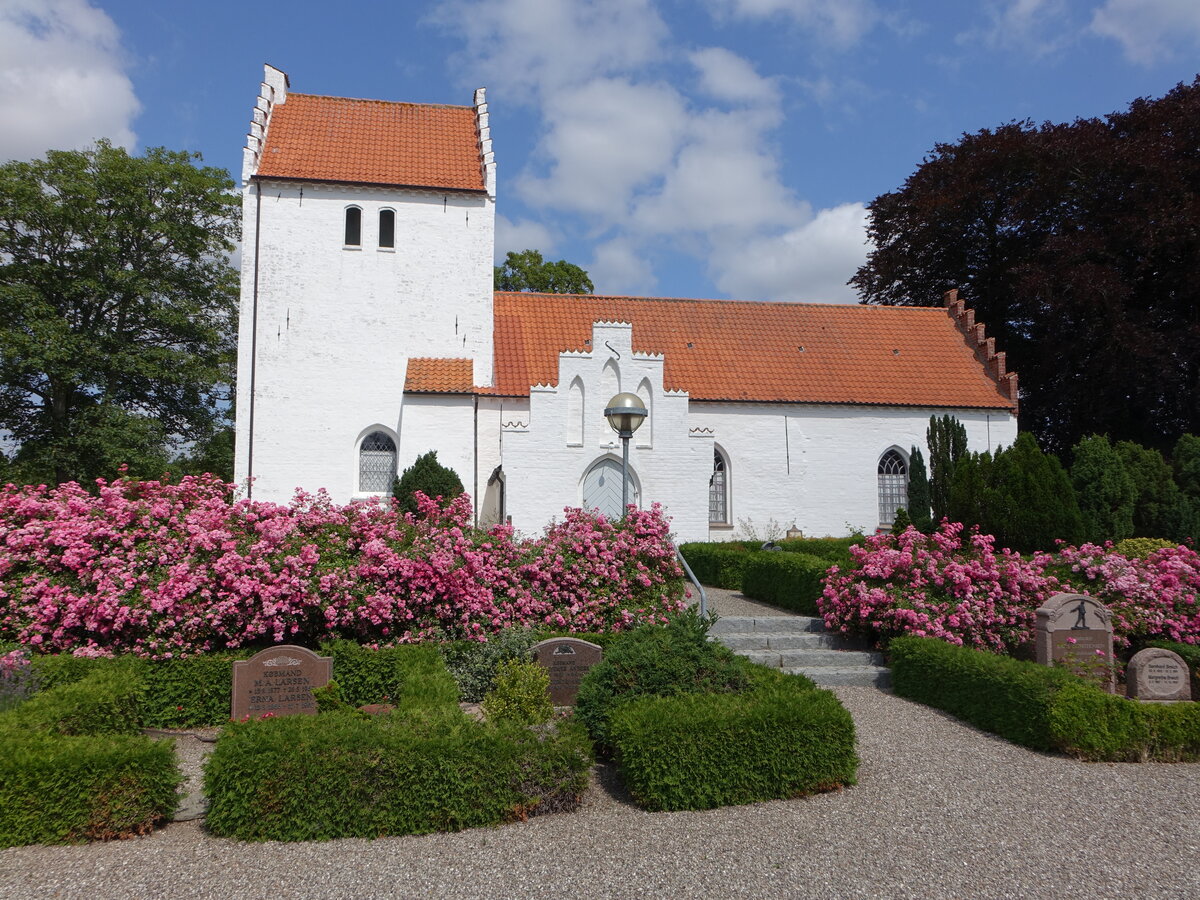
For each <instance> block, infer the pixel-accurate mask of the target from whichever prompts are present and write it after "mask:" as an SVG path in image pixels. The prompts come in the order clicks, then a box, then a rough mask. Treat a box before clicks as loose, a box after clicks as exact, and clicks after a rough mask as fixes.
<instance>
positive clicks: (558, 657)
mask: <svg viewBox="0 0 1200 900" xmlns="http://www.w3.org/2000/svg"><path fill="white" fill-rule="evenodd" d="M530 653H532V654H533V659H534V662H537V663H539V664H540V665H542V666H545V667H546V668H547V669H548V670H549V671H550V702H551V703H553V704H554V705H555V706H574V705H575V697H576V696H577V695H578V694H579V682H581V681H582V680H583V676H584V675H586V674H587V671H588V669H590V668H591V667H592V666H594V665H595V664H596V663H598V662H600V657H601V656H603V655H604V650H603V649H602V648H601V647H600V646H599V645H598V644H593V643H591V642H589V641H581V640H580V639H579V638H551V639H550V640H548V641H541V642H540V643H537V644H534V645H533V647H532V648H530Z"/></svg>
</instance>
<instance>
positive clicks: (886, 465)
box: [879, 450, 908, 526]
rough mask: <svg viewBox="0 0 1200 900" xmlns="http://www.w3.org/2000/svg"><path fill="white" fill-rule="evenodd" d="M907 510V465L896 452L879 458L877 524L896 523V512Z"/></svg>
mask: <svg viewBox="0 0 1200 900" xmlns="http://www.w3.org/2000/svg"><path fill="white" fill-rule="evenodd" d="M901 508H904V509H907V508H908V464H907V463H906V462H905V461H904V457H903V456H901V455H900V453H899V451H897V450H889V451H888V452H887V453H885V454H883V456H881V457H880V458H879V524H880V525H881V526H888V525H891V524H892V523H893V522H894V521H896V510H898V509H901Z"/></svg>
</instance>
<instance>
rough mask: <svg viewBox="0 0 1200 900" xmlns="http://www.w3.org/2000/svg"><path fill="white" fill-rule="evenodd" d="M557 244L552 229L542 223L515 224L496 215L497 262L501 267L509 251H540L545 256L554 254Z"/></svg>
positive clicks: (522, 221)
mask: <svg viewBox="0 0 1200 900" xmlns="http://www.w3.org/2000/svg"><path fill="white" fill-rule="evenodd" d="M555 245H556V242H555V240H554V235H552V234H551V233H550V229H549V228H547V227H546V226H545V225H543V224H541V223H540V222H531V221H530V220H528V219H521V220H520V221H517V222H513V221H511V220H509V218H508V217H507V216H502V215H499V214H497V215H496V246H495V253H494V255H495V262H496V265H500V264H501V263H503V262H504V260H505V258H506V257H507V256H508V253H509V251H510V250H511V251H513V252H515V253H520V252H521V251H522V250H540V251H541V252H542V255H543V256H546V255H548V254H550V253H553V252H554V248H555Z"/></svg>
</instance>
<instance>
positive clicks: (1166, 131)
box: [851, 77, 1200, 452]
mask: <svg viewBox="0 0 1200 900" xmlns="http://www.w3.org/2000/svg"><path fill="white" fill-rule="evenodd" d="M1197 146H1200V77H1198V78H1197V79H1196V80H1195V81H1194V82H1193V83H1191V84H1181V85H1179V86H1177V87H1176V88H1175V89H1174V90H1172V91H1170V92H1169V93H1168V94H1166V95H1165V96H1163V97H1161V98H1157V99H1143V100H1136V101H1134V102H1133V103H1131V104H1130V106H1129V108H1128V109H1127V110H1123V111H1120V112H1115V113H1112V114H1110V115H1108V116H1105V117H1104V118H1103V119H1079V120H1076V121H1074V122H1070V123H1066V124H1053V123H1046V124H1043V125H1041V126H1037V125H1035V124H1034V123H1032V122H1013V123H1009V124H1007V125H1002V126H1000V127H998V128H995V129H984V130H982V131H979V132H977V133H974V134H964V135H963V136H962V138H961V139H960V140H958V141H956V142H954V143H946V144H937V145H935V146H934V148H933V150H932V151H931V152H930V154H929V155H928V156H927V157H926V158H925V159H924V160H923V161H922V162H921V164H920V165H919V166H918V167H917V169H916V171H915V172H914V173H913V174H912V175H911V176H910V177H909V178H908V179H907V180H906V181H905V183H904V185H903V186H902V187H900V188H899V189H898V190H896V191H893V192H890V193H887V194H883V195H881V196H879V197H877V198H876V199H875V200H874V201H873V202H872V203H871V204H870V207H869V208H870V224H869V226H868V233H869V236H870V239H871V241H872V243H873V244H874V247H873V249H872V250H871V252H870V254H869V255H868V258H867V261H866V263H865V264H864V265H863V266H862V267H861V268H860V269H859V270H858V272H857V273H856V274H855V276H854V278H853V279H852V281H851V283H852V284H854V285H855V287H857V289H858V291H859V295H860V296H861V297H862V298H863V300H864V302H867V303H882V304H901V305H917V306H924V305H929V304H931V303H935V302H936V301H937V298H938V297H939V296H940V295H941V293H942V292H943V291H945V290H948V289H950V288H958V289H959V293H960V297H961V298H962V299H963V300H964V301H965V302H966V303H967V304H968V305H969V306H971V307H973V308H974V309H975V311H976V314H977V318H978V319H979V320H980V321H983V322H986V323H987V325H988V332H989V334H991V335H992V336H994V337H995V338H996V345H997V347H999V348H1000V349H1002V350H1004V351H1006V352H1007V354H1008V365H1009V368H1010V369H1013V370H1015V371H1018V372H1020V374H1021V414H1020V418H1021V428H1022V430H1031V431H1033V432H1034V433H1035V434H1036V435H1037V437H1038V439H1039V441H1040V442H1041V444H1042V446H1043V447H1045V448H1047V449H1049V450H1052V451H1055V452H1063V451H1065V450H1067V449H1068V448H1069V447H1071V446H1072V445H1073V444H1075V443H1076V442H1077V441H1078V440H1080V439H1081V438H1082V437H1084V436H1085V435H1089V434H1108V435H1110V436H1111V437H1112V439H1113V440H1129V439H1132V440H1141V439H1143V436H1145V435H1153V436H1154V440H1155V441H1156V442H1158V444H1157V446H1158V447H1159V448H1160V449H1164V450H1165V449H1166V448H1167V447H1169V446H1170V444H1171V443H1172V442H1173V441H1174V440H1175V439H1176V438H1177V437H1178V436H1179V435H1180V434H1182V433H1184V432H1188V431H1191V432H1200V404H1197V403H1196V402H1195V399H1194V398H1195V397H1196V396H1197V394H1198V393H1200V154H1197V153H1196V147H1197ZM1118 361H1119V364H1118Z"/></svg>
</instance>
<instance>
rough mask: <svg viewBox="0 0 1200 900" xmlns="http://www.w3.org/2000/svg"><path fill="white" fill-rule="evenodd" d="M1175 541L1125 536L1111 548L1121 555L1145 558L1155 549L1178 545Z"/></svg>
mask: <svg viewBox="0 0 1200 900" xmlns="http://www.w3.org/2000/svg"><path fill="white" fill-rule="evenodd" d="M1178 546H1179V544H1178V543H1177V542H1176V541H1167V540H1163V539H1161V538H1148V537H1140V538H1126V539H1125V540H1123V541H1120V542H1119V543H1117V544H1114V545H1113V549H1114V550H1116V551H1117V552H1118V553H1120V554H1121V555H1122V556H1125V557H1129V558H1135V557H1136V558H1137V559H1145V558H1146V557H1148V556H1149V555H1150V554H1151V553H1154V552H1155V551H1157V550H1166V549H1167V548H1168V547H1178Z"/></svg>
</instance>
